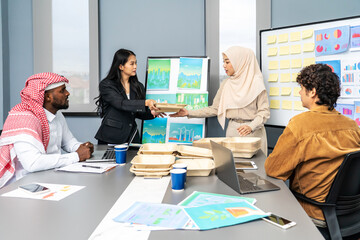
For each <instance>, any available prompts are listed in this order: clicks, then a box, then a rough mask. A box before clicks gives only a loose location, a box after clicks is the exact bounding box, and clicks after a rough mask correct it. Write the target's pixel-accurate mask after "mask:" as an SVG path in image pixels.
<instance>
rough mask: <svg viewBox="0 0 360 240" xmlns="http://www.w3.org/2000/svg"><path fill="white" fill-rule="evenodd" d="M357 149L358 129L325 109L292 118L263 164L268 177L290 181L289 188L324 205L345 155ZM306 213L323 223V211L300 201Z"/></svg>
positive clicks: (350, 122)
mask: <svg viewBox="0 0 360 240" xmlns="http://www.w3.org/2000/svg"><path fill="white" fill-rule="evenodd" d="M358 150H360V128H359V127H358V126H357V124H356V122H355V121H353V120H352V119H350V118H348V117H345V116H343V115H341V114H340V113H339V112H337V111H336V110H333V111H329V110H328V109H327V106H318V107H317V108H315V109H313V110H311V111H308V112H304V113H301V114H299V115H297V116H295V117H293V118H292V119H291V120H290V121H289V124H288V126H287V127H286V128H285V130H284V132H283V134H282V135H281V136H280V137H279V139H278V142H277V144H276V146H275V148H274V151H273V152H272V153H271V154H270V156H269V157H268V158H267V159H266V161H265V171H266V173H267V175H269V176H271V177H275V178H279V179H282V180H287V179H289V178H290V188H291V189H292V190H294V191H296V192H299V193H301V194H304V195H305V196H307V197H308V198H311V199H314V200H316V201H319V202H324V201H325V198H326V196H327V194H328V192H329V190H330V187H331V184H332V182H333V180H334V178H335V175H336V173H337V171H338V169H339V166H340V164H341V163H342V161H343V160H344V157H345V154H347V153H350V152H354V151H358ZM299 202H300V204H301V205H302V207H303V208H304V210H305V211H306V213H307V214H308V215H309V216H310V217H313V218H316V219H320V220H324V215H323V213H322V211H321V210H320V209H319V208H317V207H315V206H314V205H311V204H308V203H305V202H302V201H299Z"/></svg>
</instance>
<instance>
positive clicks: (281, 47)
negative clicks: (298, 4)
mask: <svg viewBox="0 0 360 240" xmlns="http://www.w3.org/2000/svg"><path fill="white" fill-rule="evenodd" d="M357 31H359V33H358V32H357ZM346 43H347V44H348V45H346ZM260 46H261V47H260V49H261V53H260V55H261V61H260V66H261V69H262V73H263V76H264V82H265V87H266V90H267V92H268V95H269V102H270V119H269V120H268V121H267V124H270V125H277V126H286V125H287V124H288V122H289V120H290V119H291V118H292V117H293V116H295V115H297V114H299V113H302V112H304V111H307V109H305V108H303V107H302V104H301V100H300V96H299V94H298V92H299V90H300V86H299V84H298V83H297V82H296V76H297V74H298V73H299V72H300V70H301V69H302V68H304V67H305V66H308V65H310V64H314V63H320V62H321V63H325V64H328V65H330V66H331V67H332V68H333V69H334V72H336V73H337V74H338V76H339V79H340V82H341V96H340V98H339V99H338V107H337V108H336V109H337V110H338V111H340V112H341V113H343V114H344V115H348V116H349V117H351V118H353V119H354V120H356V119H357V120H358V122H359V123H360V121H359V117H360V116H359V115H360V16H357V17H352V18H346V19H336V20H331V21H325V22H318V23H309V24H304V25H297V26H288V27H282V28H277V29H267V30H262V31H260ZM358 101H359V102H358ZM357 107H359V108H357ZM356 110H358V111H359V112H357V111H356ZM357 113H358V114H357ZM359 123H358V124H359Z"/></svg>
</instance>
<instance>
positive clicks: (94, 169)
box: [56, 162, 118, 173]
mask: <svg viewBox="0 0 360 240" xmlns="http://www.w3.org/2000/svg"><path fill="white" fill-rule="evenodd" d="M116 166H118V164H116V163H84V162H78V163H74V164H70V165H67V166H65V167H62V168H58V169H56V171H64V172H84V173H104V172H106V171H109V170H111V169H113V168H115V167H116Z"/></svg>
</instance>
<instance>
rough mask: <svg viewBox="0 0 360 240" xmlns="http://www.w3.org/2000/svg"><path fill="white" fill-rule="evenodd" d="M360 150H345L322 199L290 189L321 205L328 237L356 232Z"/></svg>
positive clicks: (359, 203)
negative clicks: (318, 199)
mask: <svg viewBox="0 0 360 240" xmlns="http://www.w3.org/2000/svg"><path fill="white" fill-rule="evenodd" d="M359 170H360V151H357V152H352V153H348V154H346V155H345V159H344V161H343V162H342V164H341V165H340V167H339V171H338V173H337V174H336V176H335V179H334V182H333V183H332V185H331V188H330V191H329V194H328V195H327V197H326V198H325V202H317V201H314V200H312V199H310V198H307V197H305V196H304V195H302V194H300V193H297V192H294V191H293V194H294V195H295V197H296V198H298V199H301V200H303V201H305V202H308V203H311V204H313V205H316V206H318V207H320V208H321V210H322V211H323V213H324V216H325V221H326V224H327V227H328V230H329V233H330V237H331V239H333V240H334V239H335V240H337V239H342V237H347V236H351V235H354V234H357V233H360V173H359Z"/></svg>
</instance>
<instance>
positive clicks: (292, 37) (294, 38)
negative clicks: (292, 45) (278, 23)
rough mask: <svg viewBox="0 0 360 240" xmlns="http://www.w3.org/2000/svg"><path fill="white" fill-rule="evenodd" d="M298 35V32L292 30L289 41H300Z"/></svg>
mask: <svg viewBox="0 0 360 240" xmlns="http://www.w3.org/2000/svg"><path fill="white" fill-rule="evenodd" d="M300 36H301V33H300V32H292V33H290V41H291V42H296V41H300Z"/></svg>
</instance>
